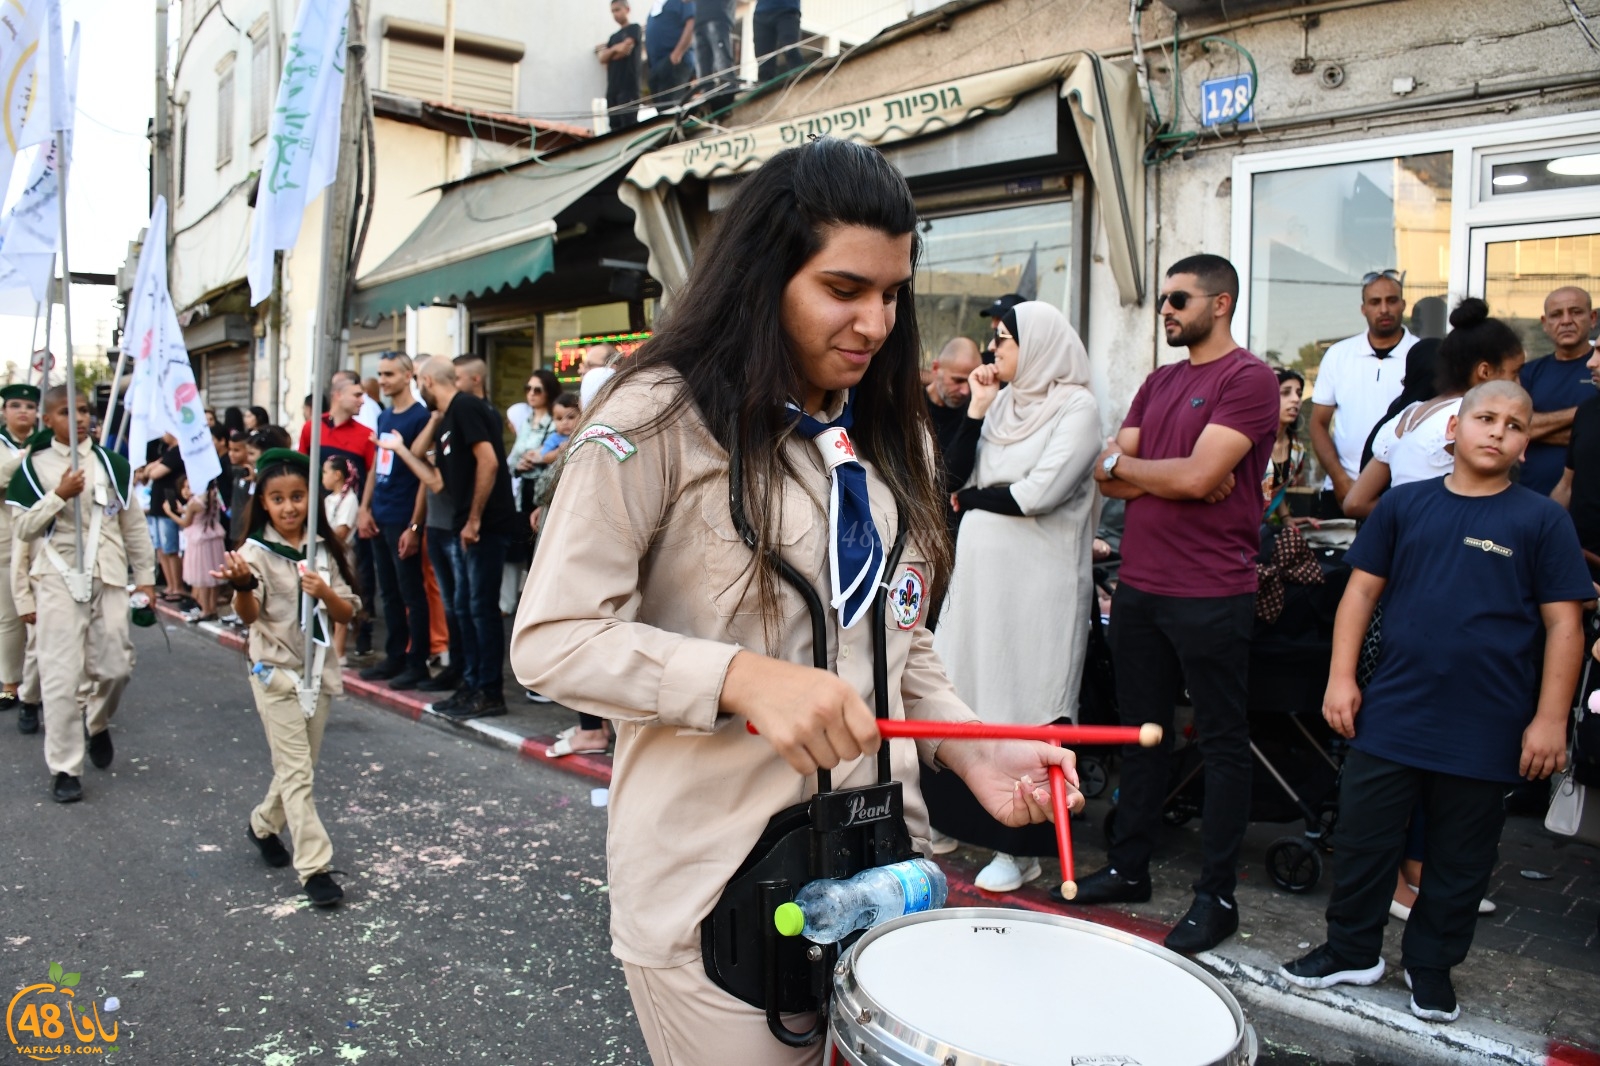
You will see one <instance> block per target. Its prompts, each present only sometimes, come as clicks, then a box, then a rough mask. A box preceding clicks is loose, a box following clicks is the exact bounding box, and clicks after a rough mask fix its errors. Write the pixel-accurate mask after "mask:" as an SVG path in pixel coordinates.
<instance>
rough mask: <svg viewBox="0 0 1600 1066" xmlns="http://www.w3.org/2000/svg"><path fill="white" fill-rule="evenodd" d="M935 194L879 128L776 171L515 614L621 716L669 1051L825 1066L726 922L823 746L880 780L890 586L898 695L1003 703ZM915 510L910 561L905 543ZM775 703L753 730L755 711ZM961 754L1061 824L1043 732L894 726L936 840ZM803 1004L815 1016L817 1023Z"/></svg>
mask: <svg viewBox="0 0 1600 1066" xmlns="http://www.w3.org/2000/svg"><path fill="white" fill-rule="evenodd" d="M916 221H917V218H916V210H915V207H914V205H913V203H912V200H911V196H910V192H909V190H908V189H907V188H906V185H905V182H904V181H903V179H901V177H900V176H899V174H898V173H896V172H895V171H894V170H893V168H892V167H890V166H889V164H888V163H887V162H886V161H885V160H884V159H883V158H882V157H881V156H880V155H879V154H878V153H877V152H876V151H874V150H872V149H870V148H864V147H861V146H858V145H853V144H847V143H844V142H840V141H834V140H828V139H824V140H820V141H815V142H812V143H810V144H808V145H807V146H805V147H803V148H798V149H793V150H790V151H788V152H784V153H782V154H780V155H778V156H777V157H775V158H774V159H773V160H772V161H770V162H768V163H767V164H766V165H764V166H763V167H762V168H761V169H760V170H759V171H757V172H756V173H755V174H754V175H753V176H751V177H750V178H749V179H747V181H746V183H745V185H744V187H743V188H742V190H741V192H740V194H739V196H738V198H737V200H736V201H735V202H734V203H733V204H732V205H730V206H729V208H728V209H727V210H726V211H725V212H724V218H723V219H722V220H721V221H720V223H719V228H718V231H717V233H716V234H715V235H714V236H713V237H712V238H711V239H710V240H709V241H708V242H707V243H706V244H705V245H704V246H703V247H702V248H701V250H700V253H699V258H698V260H697V262H696V265H695V271H694V274H693V276H692V277H691V278H690V280H689V283H688V285H687V286H686V287H685V288H684V289H683V290H682V291H680V292H679V293H678V295H677V297H676V299H675V301H674V303H673V305H672V309H671V312H670V317H669V318H668V319H667V320H666V321H665V322H664V323H663V325H662V327H661V329H660V331H659V332H658V333H657V335H656V337H655V339H653V340H652V341H650V342H648V343H647V344H646V346H645V347H644V348H643V349H642V350H641V351H640V352H639V353H638V355H637V356H636V357H635V359H634V360H633V365H631V366H630V367H628V368H627V369H625V370H624V371H623V372H622V373H620V374H619V375H618V377H617V378H616V379H615V380H614V381H613V382H611V383H610V384H609V385H608V387H607V391H606V393H603V394H602V396H601V399H600V401H599V404H598V406H597V407H596V409H595V410H594V412H593V413H592V414H589V415H587V416H586V417H587V418H588V419H589V421H588V424H587V427H586V428H585V429H583V430H582V431H581V432H579V433H578V434H577V435H576V436H575V437H574V438H573V440H572V443H571V445H570V446H569V449H568V452H567V458H566V460H565V469H564V470H563V472H562V474H561V481H560V484H559V488H558V490H557V493H556V495H555V498H554V500H553V502H552V504H551V506H550V512H549V515H548V518H547V520H546V523H545V525H544V529H543V533H542V540H541V544H540V550H539V552H538V553H537V554H536V555H535V557H534V564H533V570H532V573H531V574H530V575H529V578H528V582H527V585H526V588H525V590H524V592H523V598H522V603H521V606H520V609H519V611H518V614H517V622H516V627H515V632H514V635H513V638H512V646H511V662H512V666H513V668H514V669H515V671H516V674H517V677H518V679H519V680H520V681H521V682H522V683H523V684H524V685H526V686H527V687H528V688H530V689H533V690H535V691H538V692H541V693H545V694H547V695H549V696H551V697H552V698H554V699H556V700H558V701H560V702H561V703H563V704H565V705H566V706H568V707H572V708H574V709H576V710H579V711H583V712H587V713H590V714H596V715H601V716H604V717H606V718H610V719H612V720H613V721H615V722H616V723H617V753H616V765H615V770H614V772H613V775H612V785H611V799H610V830H609V839H608V853H609V863H610V876H611V892H610V895H611V914H612V920H611V932H612V940H613V951H614V952H615V954H616V955H617V956H618V957H619V958H620V959H622V961H623V964H624V966H623V968H624V971H625V973H626V975H627V981H628V989H629V992H630V993H631V995H632V997H633V1002H634V1006H635V1008H636V1010H637V1011H638V1014H639V1019H640V1024H641V1026H642V1028H643V1030H644V1036H645V1041H646V1043H647V1044H648V1046H649V1049H650V1054H651V1057H652V1058H653V1059H654V1061H655V1062H656V1063H657V1064H658V1066H668V1064H673V1066H677V1064H689V1063H724V1062H738V1063H744V1064H761V1063H816V1062H820V1061H821V1057H822V1047H821V1045H820V1044H816V1045H813V1046H811V1047H807V1048H798V1049H797V1048H792V1047H787V1046H785V1045H784V1044H781V1043H779V1042H778V1041H777V1040H776V1039H774V1037H773V1036H772V1035H771V1034H770V1033H769V1032H768V1030H767V1025H766V1021H765V1018H764V1016H763V1014H762V1012H760V1011H759V1010H757V1009H755V1008H753V1007H751V1006H748V1005H747V1004H745V1003H744V1002H742V1001H740V1000H738V999H735V998H734V997H733V996H731V995H729V994H728V993H726V992H724V991H722V989H721V988H719V987H717V985H716V984H715V983H713V982H712V981H711V979H710V978H709V977H708V976H707V974H706V971H705V968H704V964H703V962H702V959H701V955H700V923H701V922H702V920H703V919H705V918H706V916H707V915H708V914H709V913H710V911H711V909H712V907H713V906H714V905H715V903H716V901H717V900H718V898H719V895H720V894H721V892H722V891H723V888H724V886H725V885H726V883H727V882H728V880H729V878H730V877H731V876H733V874H734V873H735V870H736V868H737V867H738V866H739V864H740V862H741V861H742V860H743V859H744V858H745V856H746V855H747V854H748V853H749V852H750V851H751V849H752V847H753V846H754V845H755V843H756V841H757V839H758V837H759V836H760V834H761V831H762V829H763V827H764V826H765V825H766V824H767V821H768V819H769V818H770V817H771V816H772V815H774V814H776V813H777V812H779V811H780V810H782V809H784V808H786V807H789V806H791V805H793V804H796V803H799V802H801V801H803V800H805V799H806V798H807V797H808V796H809V795H810V794H811V792H812V791H813V790H814V788H815V778H814V777H812V776H811V775H812V774H814V773H815V771H816V770H817V769H818V768H824V769H831V770H833V781H834V785H835V786H836V787H841V788H844V787H852V786H855V785H864V784H869V783H871V782H872V781H873V780H874V778H875V774H874V770H875V767H874V762H875V760H874V759H871V758H863V756H864V755H870V754H872V753H873V752H875V751H876V749H877V747H878V743H879V741H878V735H877V728H876V725H875V724H874V718H873V713H872V711H870V710H869V709H868V706H869V703H870V702H871V700H872V698H873V688H874V686H873V674H874V669H873V665H874V664H873V659H874V656H873V643H874V642H873V639H872V632H871V631H872V626H873V623H872V620H871V617H870V613H869V612H866V611H864V607H863V605H864V604H866V603H868V602H869V601H870V599H871V596H872V594H873V593H874V592H875V590H876V588H877V586H878V585H879V584H880V583H881V582H890V588H891V589H893V590H895V595H893V596H892V597H891V598H890V604H891V606H890V610H889V611H888V614H887V617H886V619H885V622H884V624H885V626H886V628H888V629H889V630H890V632H888V633H887V642H886V648H887V660H888V661H887V663H886V664H885V666H886V671H885V676H886V677H887V679H888V685H887V687H888V688H889V690H890V692H889V714H890V715H891V716H892V717H896V718H900V717H909V718H919V719H928V720H937V721H964V720H970V719H973V718H974V717H975V716H974V715H973V713H972V712H971V711H970V710H969V709H968V708H967V707H966V706H965V705H964V704H963V703H962V702H961V700H960V699H959V698H958V697H957V696H956V695H955V692H954V690H953V689H952V688H951V686H950V683H949V681H948V680H947V679H946V678H945V674H944V670H943V668H942V667H941V666H940V664H939V661H938V659H937V658H936V657H935V656H934V654H933V650H932V641H931V638H930V635H929V633H928V631H927V629H926V628H925V623H926V619H927V615H928V609H929V606H930V600H931V599H932V597H934V596H935V595H938V594H939V589H940V588H942V586H943V584H944V582H945V580H946V579H947V577H948V571H949V560H950V555H951V552H950V546H949V543H948V540H947V538H946V535H945V532H944V530H945V527H944V517H943V504H942V500H941V499H940V493H939V489H938V488H937V485H936V480H935V476H934V470H933V460H932V448H931V439H930V436H929V430H928V426H927V423H926V413H925V410H924V408H923V403H922V399H921V382H920V378H919V373H918V367H919V354H920V353H919V345H918V341H917V336H916V325H915V320H914V312H913V305H912V301H911V293H910V289H909V284H910V279H911V274H912V262H913V257H914V251H915V232H914V230H915V226H916ZM732 465H737V468H738V470H739V471H740V472H741V476H740V478H739V484H740V486H741V487H742V495H743V497H744V504H743V505H742V506H741V510H743V509H746V508H747V509H748V512H749V516H748V525H749V528H750V533H751V537H752V538H754V539H755V541H756V544H757V546H758V548H759V549H761V550H762V551H763V552H765V551H766V550H768V549H770V550H772V551H774V552H776V554H777V555H779V556H781V558H782V559H783V560H785V561H786V562H787V563H788V564H789V565H790V566H791V567H792V568H793V569H794V570H795V571H798V573H799V574H800V575H804V576H805V577H806V578H809V579H810V580H811V581H812V582H813V583H814V584H815V586H816V588H817V591H818V594H819V595H820V596H821V597H822V599H823V600H824V601H827V602H828V603H829V604H831V606H829V607H828V609H827V610H826V612H825V623H826V624H825V630H826V633H825V639H826V643H827V662H828V664H829V670H828V671H823V670H819V669H816V668H815V667H812V666H809V665H801V664H802V663H810V662H811V658H812V625H811V621H810V620H809V618H808V612H807V610H806V608H805V605H804V601H803V600H802V598H801V596H800V595H799V594H798V592H797V591H795V590H794V589H793V588H791V587H789V586H788V585H787V584H786V583H780V582H779V581H778V580H777V578H776V577H775V576H774V574H773V571H772V570H771V569H770V568H767V567H758V566H757V565H756V564H755V561H754V560H755V558H756V555H755V554H754V553H753V552H752V550H751V548H750V547H749V546H747V542H746V538H745V536H744V533H743V532H742V530H741V528H740V526H741V523H740V522H738V521H736V518H735V516H734V514H733V513H732V511H733V508H732V505H731V504H730V466H732ZM902 526H904V527H905V531H906V533H907V536H906V539H905V548H904V552H903V555H902V556H901V558H900V561H899V564H898V566H896V567H895V568H894V570H893V571H892V572H889V571H888V568H887V566H886V559H887V556H888V554H889V553H888V552H886V551H885V550H884V549H885V548H886V547H887V546H888V545H889V544H891V543H892V542H894V541H895V540H896V539H897V536H898V534H899V532H900V530H901V527H902ZM747 722H748V723H749V724H750V725H752V726H754V727H755V728H756V729H757V730H758V731H759V733H760V735H759V736H754V735H751V734H750V733H749V732H748V731H747V730H746V729H745V724H746V723H747ZM919 757H920V759H921V760H922V761H923V762H924V763H927V764H929V765H933V766H937V767H941V768H948V769H950V770H952V771H954V772H956V773H958V774H960V775H961V777H962V778H963V780H964V781H966V782H967V784H968V786H969V787H970V788H972V790H973V792H974V794H975V795H977V796H978V797H979V798H980V800H981V801H982V802H984V803H985V805H986V806H987V807H988V809H989V810H990V811H991V812H992V813H993V814H994V815H995V816H996V817H998V818H1000V819H1002V820H1003V821H1006V822H1009V823H1011V824H1026V823H1029V822H1038V821H1043V820H1044V819H1045V818H1046V817H1047V812H1046V806H1047V804H1048V795H1047V794H1046V792H1045V790H1044V783H1045V782H1046V781H1047V775H1048V766H1049V765H1050V764H1052V763H1054V764H1060V765H1062V766H1064V767H1066V768H1067V771H1068V777H1069V780H1071V781H1073V782H1074V783H1075V782H1076V775H1075V774H1074V773H1073V772H1072V770H1071V753H1070V752H1067V751H1065V750H1063V749H1061V748H1055V747H1050V746H1048V745H1043V744H1038V745H1035V744H1028V743H1021V742H1013V743H1003V742H995V743H990V742H970V741H968V742H959V743H958V742H956V741H946V742H944V743H943V744H939V743H938V742H926V743H919V744H918V745H917V746H916V747H915V748H913V747H912V745H910V744H906V743H904V742H897V743H895V744H894V745H893V750H892V752H891V764H892V768H893V773H894V777H895V778H896V779H897V780H898V781H900V782H902V783H903V786H904V789H905V810H906V816H907V823H908V825H909V828H910V830H911V833H912V835H913V837H914V838H915V839H916V840H917V841H918V842H919V845H920V846H923V847H924V848H925V845H926V838H927V835H928V828H927V815H926V812H925V809H924V807H923V804H922V801H921V797H920V796H919V795H918V793H917V790H916V780H917V766H916V763H917V760H918V758H919ZM797 1022H798V1024H797V1025H795V1026H791V1028H804V1027H805V1026H806V1025H807V1024H809V1020H808V1019H804V1018H802V1019H798V1020H797Z"/></svg>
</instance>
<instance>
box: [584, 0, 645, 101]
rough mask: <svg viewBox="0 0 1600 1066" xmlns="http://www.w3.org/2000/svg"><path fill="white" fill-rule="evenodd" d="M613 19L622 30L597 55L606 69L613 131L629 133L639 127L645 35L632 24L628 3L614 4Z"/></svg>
mask: <svg viewBox="0 0 1600 1066" xmlns="http://www.w3.org/2000/svg"><path fill="white" fill-rule="evenodd" d="M611 17H612V18H613V19H615V20H616V22H617V26H618V27H620V28H619V29H618V30H617V32H616V33H613V34H612V35H611V38H610V39H609V40H607V41H606V43H605V44H598V45H595V48H594V53H595V55H597V56H599V57H600V64H601V65H602V66H604V67H605V68H606V110H607V111H608V112H610V114H611V128H612V129H614V130H625V129H628V128H630V127H632V126H637V125H638V124H639V107H638V103H639V46H640V44H641V42H642V40H643V34H644V31H643V30H641V29H640V28H639V24H638V23H636V22H634V21H632V12H631V11H629V9H628V0H611Z"/></svg>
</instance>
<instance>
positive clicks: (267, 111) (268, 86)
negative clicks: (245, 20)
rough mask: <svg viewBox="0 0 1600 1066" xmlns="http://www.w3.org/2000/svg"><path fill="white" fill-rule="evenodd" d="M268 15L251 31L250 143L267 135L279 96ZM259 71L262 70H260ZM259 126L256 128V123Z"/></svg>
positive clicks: (259, 20)
mask: <svg viewBox="0 0 1600 1066" xmlns="http://www.w3.org/2000/svg"><path fill="white" fill-rule="evenodd" d="M269 29H270V27H269V26H268V22H267V17H266V16H265V15H263V16H261V18H259V19H257V20H256V24H255V25H254V26H252V27H251V28H250V143H251V144H255V143H256V142H257V141H259V140H261V138H263V137H265V136H266V135H267V130H268V128H269V127H270V126H271V125H272V105H273V104H274V103H275V102H276V101H274V99H273V97H274V96H276V95H277V87H278V86H277V78H276V76H275V75H276V74H277V70H276V69H275V65H274V63H273V55H272V35H271V33H270V32H269ZM258 68H260V69H258ZM258 120H259V122H260V125H259V126H258V125H257V122H258Z"/></svg>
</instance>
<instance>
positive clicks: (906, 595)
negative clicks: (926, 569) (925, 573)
mask: <svg viewBox="0 0 1600 1066" xmlns="http://www.w3.org/2000/svg"><path fill="white" fill-rule="evenodd" d="M924 587H925V582H924V581H923V578H922V575H921V574H920V573H918V572H917V570H916V568H915V567H910V566H908V567H906V571H905V573H903V574H901V575H900V580H898V581H896V582H895V583H894V584H893V585H891V586H890V587H889V613H890V614H891V615H892V616H893V617H894V624H895V625H896V626H899V627H900V628H901V629H915V628H916V626H917V619H918V618H920V617H922V593H923V589H924Z"/></svg>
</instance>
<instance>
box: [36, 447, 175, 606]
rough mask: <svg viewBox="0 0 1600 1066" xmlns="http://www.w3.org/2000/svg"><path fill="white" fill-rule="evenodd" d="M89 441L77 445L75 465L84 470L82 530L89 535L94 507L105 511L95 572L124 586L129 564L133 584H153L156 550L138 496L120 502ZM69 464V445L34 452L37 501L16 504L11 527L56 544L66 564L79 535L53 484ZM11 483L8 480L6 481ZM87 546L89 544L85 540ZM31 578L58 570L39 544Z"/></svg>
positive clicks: (70, 563)
mask: <svg viewBox="0 0 1600 1066" xmlns="http://www.w3.org/2000/svg"><path fill="white" fill-rule="evenodd" d="M91 443H92V442H90V441H87V440H85V441H81V442H80V443H79V444H78V467H79V469H81V470H82V471H83V472H84V482H83V492H81V493H80V494H79V495H78V499H79V500H81V501H82V515H83V535H84V536H85V537H87V536H88V535H89V523H90V520H91V517H92V510H91V509H92V508H96V507H98V508H100V509H101V510H102V512H103V514H102V517H101V519H100V543H99V544H98V545H97V546H96V547H95V552H94V576H95V577H97V578H99V579H100V580H101V582H103V583H104V584H107V585H120V586H126V585H127V584H128V569H129V567H130V566H131V567H132V568H133V583H134V584H135V585H153V584H155V580H156V552H155V546H154V545H152V544H151V543H150V530H149V529H148V528H147V527H146V526H145V522H144V509H143V508H142V507H140V506H139V500H138V497H136V496H133V495H132V493H131V491H130V493H129V499H128V505H127V506H126V507H124V506H123V505H122V501H121V500H120V499H118V497H117V489H116V486H115V485H112V484H111V479H110V478H109V477H107V475H106V469H105V467H104V466H102V465H101V463H100V459H99V458H98V457H97V456H95V454H94V452H93V449H92V447H91ZM70 468H71V464H70V462H69V457H68V453H67V446H66V445H65V444H62V443H61V442H60V441H58V440H52V441H51V442H50V447H48V448H41V449H40V450H39V451H36V452H34V453H33V472H34V474H35V475H36V476H37V478H38V483H39V491H40V493H41V496H40V499H39V502H38V503H36V504H34V505H33V506H32V507H31V508H29V509H28V510H26V511H23V510H22V509H21V508H20V507H14V508H13V509H14V510H16V511H17V512H19V513H17V514H14V515H12V519H13V525H12V529H13V532H14V533H15V535H16V538H17V539H18V540H24V541H41V542H43V543H48V544H49V545H50V546H51V547H53V548H55V550H56V552H57V553H59V554H60V556H61V558H62V559H63V560H65V561H66V564H67V566H69V567H72V566H75V565H76V563H77V561H78V547H77V537H76V535H75V534H74V532H73V522H72V514H73V505H72V501H71V500H63V499H62V498H61V497H60V496H57V495H56V494H55V487H56V486H57V485H59V484H61V478H62V476H63V475H65V474H66V472H67V471H68V470H69V469H70ZM8 484H9V483H8ZM85 547H87V545H85ZM29 573H30V574H31V575H32V576H33V577H41V576H43V575H45V574H56V573H58V571H57V570H56V568H55V566H54V565H53V564H52V563H51V562H50V558H49V556H48V555H46V554H45V552H44V550H43V547H42V544H41V545H38V546H36V550H35V551H34V552H33V565H32V567H31V568H30V570H29Z"/></svg>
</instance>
